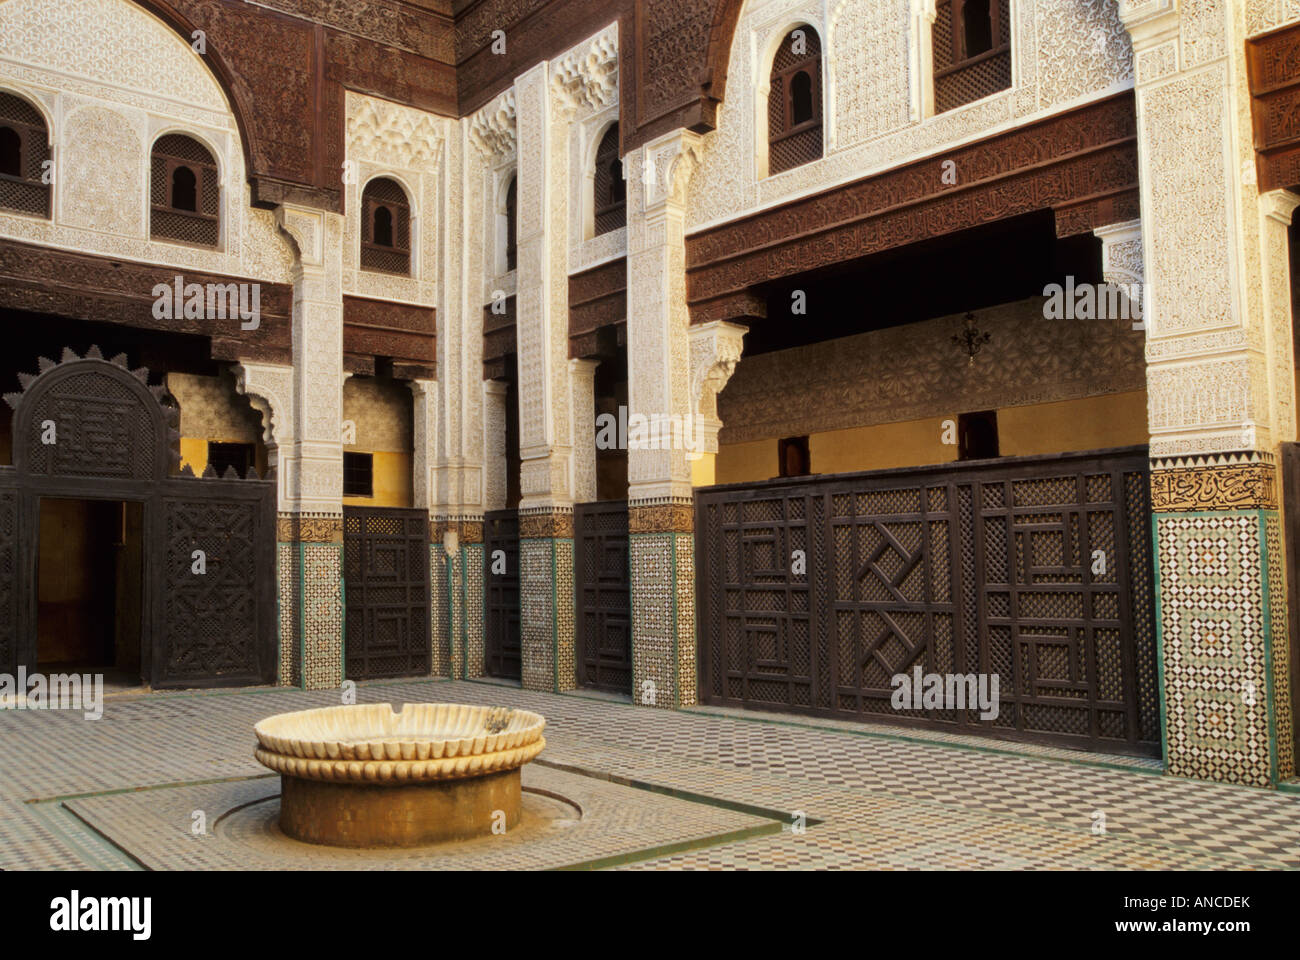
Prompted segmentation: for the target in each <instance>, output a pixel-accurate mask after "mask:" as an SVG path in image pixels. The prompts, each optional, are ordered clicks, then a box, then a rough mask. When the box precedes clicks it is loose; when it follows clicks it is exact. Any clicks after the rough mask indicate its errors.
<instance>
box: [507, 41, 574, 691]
mask: <svg viewBox="0 0 1300 960" xmlns="http://www.w3.org/2000/svg"><path fill="white" fill-rule="evenodd" d="M549 70H550V67H549V65H548V64H546V63H541V64H538V65H537V66H536V67H534V68H532V69H531V70H529V71H528V72H527V73H525V74H524V75H523V76H521V77H519V79H518V80H517V81H516V82H515V103H516V110H517V114H516V125H517V132H518V144H519V147H518V157H519V172H518V177H519V179H518V194H517V196H518V250H519V259H518V270H517V273H516V277H517V282H518V285H517V290H516V301H515V302H516V304H517V308H518V312H517V327H516V331H517V338H518V351H519V352H518V356H519V447H520V457H521V459H522V461H523V465H522V469H521V472H520V492H521V495H522V499H521V502H520V508H519V576H520V584H519V586H520V620H521V623H520V640H521V644H522V661H523V664H522V680H523V686H524V688H525V689H529V690H556V691H560V690H571V689H573V688H574V687H575V686H576V685H577V682H576V675H575V659H574V614H573V486H572V471H573V465H572V453H573V435H572V430H573V422H572V417H571V412H570V406H571V403H572V388H571V386H570V384H569V376H570V368H569V357H568V333H569V298H568V230H567V215H566V211H567V206H568V123H569V115H570V113H569V110H568V108H567V105H566V104H565V103H564V102H563V101H562V100H560V99H558V97H557V95H556V94H555V93H553V92H552V85H551V83H550V79H549Z"/></svg>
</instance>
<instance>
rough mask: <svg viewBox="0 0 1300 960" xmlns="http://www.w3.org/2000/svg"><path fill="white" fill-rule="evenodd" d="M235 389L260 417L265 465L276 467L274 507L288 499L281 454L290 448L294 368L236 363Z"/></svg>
mask: <svg viewBox="0 0 1300 960" xmlns="http://www.w3.org/2000/svg"><path fill="white" fill-rule="evenodd" d="M233 372H234V375H235V392H236V393H238V394H239V395H240V396H244V397H247V398H248V403H249V406H251V407H252V408H253V409H254V410H256V411H257V412H258V413H259V414H260V415H261V417H262V442H263V443H264V444H265V445H266V452H267V460H268V466H269V467H270V468H271V469H273V470H274V471H275V483H276V498H277V504H278V506H277V509H279V510H284V509H286V505H287V502H288V499H289V498H288V489H287V487H286V486H285V478H286V472H285V471H284V470H283V469H281V463H282V461H283V459H284V457H285V456H286V455H287V454H288V453H289V451H291V450H292V449H293V437H294V422H293V368H292V367H286V366H283V365H281V364H272V363H248V362H244V363H237V364H235V365H234V367H233Z"/></svg>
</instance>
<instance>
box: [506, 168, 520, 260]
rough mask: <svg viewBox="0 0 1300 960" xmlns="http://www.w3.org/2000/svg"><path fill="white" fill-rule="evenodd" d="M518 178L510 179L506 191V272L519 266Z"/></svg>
mask: <svg viewBox="0 0 1300 960" xmlns="http://www.w3.org/2000/svg"><path fill="white" fill-rule="evenodd" d="M518 185H519V178H518V177H511V178H510V186H509V187H508V188H507V189H506V272H509V271H511V270H513V269H515V267H517V266H518V265H519V236H518V229H519V195H518V190H517V187H518Z"/></svg>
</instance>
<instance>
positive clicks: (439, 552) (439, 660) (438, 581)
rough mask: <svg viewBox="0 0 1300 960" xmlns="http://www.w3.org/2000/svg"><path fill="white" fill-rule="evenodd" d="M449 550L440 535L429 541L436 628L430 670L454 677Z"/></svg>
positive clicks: (432, 613) (432, 616)
mask: <svg viewBox="0 0 1300 960" xmlns="http://www.w3.org/2000/svg"><path fill="white" fill-rule="evenodd" d="M449 570H450V564H449V563H448V557H447V551H446V549H445V548H444V547H443V545H442V541H441V540H440V539H439V540H437V541H435V542H433V543H430V544H429V624H430V627H431V629H432V632H433V656H432V657H431V658H430V664H431V665H430V668H429V672H430V674H431V675H432V676H435V677H454V676H456V674H455V672H454V670H455V668H454V661H453V658H452V643H451V580H450V579H449V576H448V574H449Z"/></svg>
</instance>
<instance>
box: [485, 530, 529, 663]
mask: <svg viewBox="0 0 1300 960" xmlns="http://www.w3.org/2000/svg"><path fill="white" fill-rule="evenodd" d="M483 527H484V549H485V551H486V556H485V558H484V562H485V565H486V568H487V578H486V579H487V595H486V606H487V609H486V611H485V612H486V616H487V624H486V627H487V642H486V648H487V649H486V651H485V655H486V661H487V662H486V664H485V668H486V671H487V675H488V676H490V677H502V678H504V679H506V680H518V679H519V677H520V658H519V650H520V645H519V514H518V513H516V512H515V511H514V510H498V511H493V512H491V513H489V514H487V515H486V516H485V517H484V518H483Z"/></svg>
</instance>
